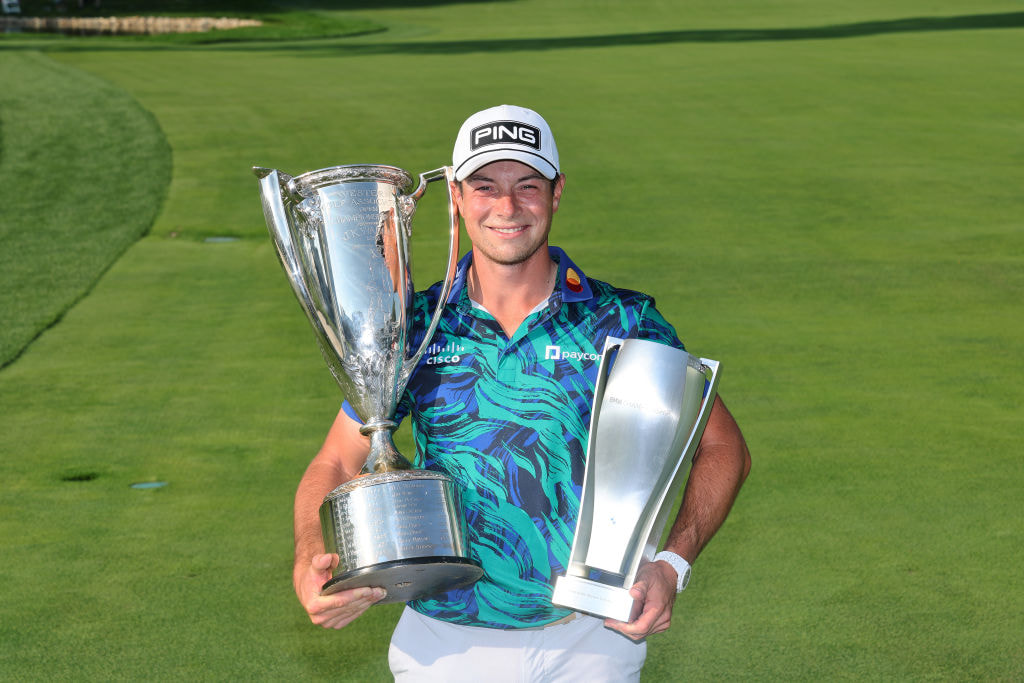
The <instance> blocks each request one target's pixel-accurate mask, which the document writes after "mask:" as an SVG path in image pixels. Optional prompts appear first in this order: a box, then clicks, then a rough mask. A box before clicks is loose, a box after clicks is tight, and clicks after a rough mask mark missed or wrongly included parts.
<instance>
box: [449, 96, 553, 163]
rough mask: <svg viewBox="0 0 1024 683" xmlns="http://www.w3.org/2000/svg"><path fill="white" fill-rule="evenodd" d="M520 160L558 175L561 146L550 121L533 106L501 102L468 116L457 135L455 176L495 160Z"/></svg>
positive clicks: (453, 154)
mask: <svg viewBox="0 0 1024 683" xmlns="http://www.w3.org/2000/svg"><path fill="white" fill-rule="evenodd" d="M505 160H512V161H519V162H522V163H524V164H526V165H527V166H531V167H533V168H535V169H537V171H538V172H539V173H540V174H541V175H542V176H544V177H545V178H547V179H548V180H554V179H555V178H556V177H557V176H558V148H557V147H555V137H554V136H553V135H552V134H551V128H550V127H549V126H548V123H547V121H545V120H544V118H543V117H542V116H541V115H540V114H538V113H537V112H535V111H533V110H532V109H526V108H525V107H516V106H514V105H511V104H502V105H500V106H497V107H491V108H490V109H485V110H483V111H478V112H477V113H475V114H473V115H472V116H470V117H469V118H468V119H466V122H465V123H463V124H462V128H460V129H459V137H457V138H456V139H455V151H453V152H452V166H453V167H454V168H455V179H456V180H459V181H461V180H465V178H466V177H467V176H468V175H470V174H471V173H473V171H475V170H477V169H478V168H480V167H481V166H486V165H487V164H489V163H491V162H493V161H505Z"/></svg>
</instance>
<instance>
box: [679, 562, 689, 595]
mask: <svg viewBox="0 0 1024 683" xmlns="http://www.w3.org/2000/svg"><path fill="white" fill-rule="evenodd" d="M688 583H690V568H689V567H687V568H686V571H685V572H683V575H682V576H680V577H679V588H678V590H683V589H684V588H686V585H687V584H688Z"/></svg>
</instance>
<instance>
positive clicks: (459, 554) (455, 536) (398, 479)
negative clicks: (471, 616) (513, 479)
mask: <svg viewBox="0 0 1024 683" xmlns="http://www.w3.org/2000/svg"><path fill="white" fill-rule="evenodd" d="M320 523H321V531H322V532H323V538H324V550H325V551H326V552H328V553H336V554H337V555H338V566H337V567H336V568H335V570H334V574H333V576H332V577H331V579H330V580H329V581H327V583H325V584H324V586H323V588H322V589H321V592H322V593H324V594H330V593H335V592H337V591H340V590H345V589H348V588H360V587H362V586H380V587H382V588H384V589H385V590H387V592H388V595H387V597H386V598H385V599H384V600H383V601H382V602H384V603H388V602H407V601H409V600H415V599H417V598H422V597H426V596H428V595H432V594H436V593H443V592H445V591H446V590H450V589H453V588H461V587H463V586H465V585H467V584H470V583H472V582H474V581H476V580H477V579H479V578H480V577H481V576H483V573H484V572H483V569H481V568H480V565H479V563H477V562H476V561H474V560H472V559H470V558H469V557H468V556H467V553H466V549H465V529H464V526H465V519H464V517H463V515H462V512H461V506H460V504H459V496H458V489H457V487H456V486H455V483H454V482H453V481H452V479H451V478H450V477H448V476H446V475H444V474H441V473H438V472H430V471H426V470H401V471H397V472H385V473H380V474H370V475H366V476H362V477H358V478H356V479H353V480H352V481H349V482H347V483H345V484H342V485H341V486H339V487H338V488H336V489H335V490H334V491H332V492H331V493H330V494H328V496H327V497H326V498H325V499H324V502H323V504H322V505H321V506H320Z"/></svg>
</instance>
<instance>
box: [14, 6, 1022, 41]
mask: <svg viewBox="0 0 1024 683" xmlns="http://www.w3.org/2000/svg"><path fill="white" fill-rule="evenodd" d="M408 1H409V2H410V3H411V4H417V3H416V2H415V0H408ZM425 1H426V0H425ZM438 1H440V0H438ZM396 2H400V0H396ZM353 4H358V3H353ZM1021 27H1024V12H1002V13H997V14H965V15H959V16H951V17H911V18H907V19H891V20H886V21H864V22H856V23H852V24H835V25H829V26H811V27H805V28H760V29H698V30H683V31H654V32H649V33H617V34H608V35H600V36H566V37H562V38H509V39H499V40H449V41H437V42H378V43H354V42H353V43H348V42H338V43H331V44H325V43H323V42H320V41H318V42H316V43H310V44H308V45H305V46H303V45H302V44H301V43H295V42H288V43H287V44H283V43H276V44H275V43H259V44H257V43H252V44H246V45H242V44H239V43H238V42H235V43H233V44H232V45H231V46H227V45H218V44H207V45H206V46H205V47H206V48H207V49H217V48H218V47H219V48H222V49H223V48H227V47H232V48H244V49H247V50H277V49H282V50H283V49H287V50H296V49H303V48H304V47H305V48H307V49H315V50H320V51H339V52H345V53H350V54H402V53H407V54H463V53H472V52H517V51H538V50H559V49H571V48H586V47H608V46H616V45H659V44H666V43H743V42H758V41H762V42H764V41H795V40H830V39H837V38H857V37H861V36H873V35H884V34H889V33H921V32H936V31H976V30H984V29H1013V28H1021ZM176 47H177V46H175V45H171V44H155V43H154V44H146V43H145V42H133V43H130V44H129V43H124V44H118V43H117V42H115V41H104V42H102V43H100V42H97V43H94V44H91V45H90V44H89V43H88V41H87V40H85V41H74V43H71V44H69V43H63V44H62V43H53V44H50V45H46V46H45V48H44V49H53V50H65V49H85V50H104V51H107V50H121V49H124V50H146V49H151V50H164V49H175V48H176ZM189 47H195V46H194V45H190V46H189ZM4 48H8V49H18V48H29V49H39V48H40V45H39V44H25V45H19V43H18V42H16V41H15V42H7V43H6V44H5V41H2V40H0V49H4Z"/></svg>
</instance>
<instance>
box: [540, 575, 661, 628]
mask: <svg viewBox="0 0 1024 683" xmlns="http://www.w3.org/2000/svg"><path fill="white" fill-rule="evenodd" d="M551 602H552V603H554V604H556V605H560V606H562V607H568V608H570V609H574V610H576V611H577V612H586V613H588V614H599V615H601V616H603V617H609V618H611V619H618V620H619V621H633V620H634V619H636V618H637V616H639V615H638V614H635V613H634V612H635V611H639V608H640V607H641V606H640V605H639V604H637V603H636V601H635V600H633V596H632V595H630V594H629V589H626V588H621V587H619V586H609V585H607V584H604V583H599V582H597V581H591V580H590V579H584V578H582V577H579V576H559V577H558V579H557V580H556V581H555V592H554V594H553V595H552V596H551Z"/></svg>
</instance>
